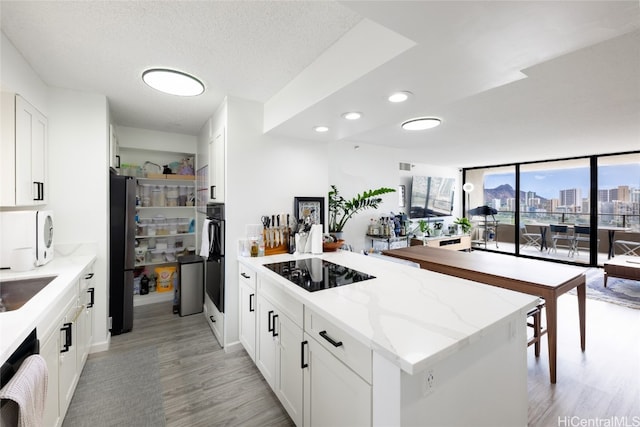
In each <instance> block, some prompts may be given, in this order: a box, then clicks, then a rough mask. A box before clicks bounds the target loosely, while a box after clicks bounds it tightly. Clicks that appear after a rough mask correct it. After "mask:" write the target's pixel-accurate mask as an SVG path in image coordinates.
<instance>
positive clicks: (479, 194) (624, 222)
mask: <svg viewBox="0 0 640 427" xmlns="http://www.w3.org/2000/svg"><path fill="white" fill-rule="evenodd" d="M463 176H464V183H465V184H470V185H467V190H469V189H471V191H463V197H464V200H463V205H464V206H465V213H466V215H467V216H469V217H471V218H472V220H475V221H474V224H475V225H477V227H476V230H475V232H474V233H475V234H474V236H473V240H474V248H476V249H482V250H492V251H500V252H509V253H515V254H516V255H520V256H526V257H534V258H545V259H549V258H551V259H554V260H558V261H562V262H569V263H576V264H588V265H602V263H603V262H604V261H606V260H607V259H608V258H609V257H610V256H612V255H613V254H614V253H613V251H614V249H615V248H616V245H615V243H614V242H615V240H617V239H622V238H624V239H628V240H631V241H639V240H640V152H632V153H624V154H612V155H601V156H589V157H581V158H572V159H562V160H553V161H541V162H528V163H520V164H513V165H498V166H489V167H478V168H469V169H464V171H463ZM479 206H487V207H489V208H493V209H495V210H496V214H495V219H496V220H497V222H498V225H497V227H491V224H489V225H487V223H486V221H485V219H484V218H482V217H480V218H478V217H477V216H473V215H470V213H473V212H474V209H476V208H477V207H479ZM493 232H495V237H496V238H497V242H496V243H495V244H492V241H491V239H487V237H494V234H492V233H493ZM487 233H489V234H487ZM487 241H488V242H487Z"/></svg>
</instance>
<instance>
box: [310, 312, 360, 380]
mask: <svg viewBox="0 0 640 427" xmlns="http://www.w3.org/2000/svg"><path fill="white" fill-rule="evenodd" d="M304 330H305V332H306V333H307V334H309V335H310V336H312V337H313V338H314V339H315V340H316V341H318V342H319V343H320V344H321V345H322V346H323V347H324V348H326V349H327V350H328V351H329V352H331V354H333V355H334V356H336V357H337V358H338V359H340V360H341V361H342V363H344V364H345V365H347V366H348V367H349V368H351V369H352V370H353V371H354V372H355V373H357V374H358V375H360V376H361V377H362V378H363V379H364V380H365V381H367V382H368V383H369V384H371V349H369V348H368V347H367V346H366V345H364V344H362V343H361V342H360V341H358V340H356V339H355V338H353V337H352V336H350V335H349V334H347V333H346V332H345V331H344V330H343V329H341V328H339V327H337V326H335V325H334V324H333V323H331V322H329V321H328V320H327V319H325V318H324V317H322V316H320V315H319V314H317V313H316V312H314V311H313V310H311V309H309V308H305V311H304Z"/></svg>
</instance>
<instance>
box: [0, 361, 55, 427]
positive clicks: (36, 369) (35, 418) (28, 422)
mask: <svg viewBox="0 0 640 427" xmlns="http://www.w3.org/2000/svg"><path fill="white" fill-rule="evenodd" d="M47 381H48V375H47V363H46V362H45V360H44V359H43V358H42V356H40V355H39V354H34V355H32V356H29V357H27V358H26V359H24V361H23V362H22V365H20V368H19V369H18V372H16V374H15V375H14V376H13V378H11V379H10V380H9V382H8V383H7V384H6V385H5V386H4V387H2V390H0V398H1V399H8V400H11V401H13V402H15V403H16V404H17V405H18V427H39V426H41V425H42V417H43V415H44V405H45V402H46V400H47Z"/></svg>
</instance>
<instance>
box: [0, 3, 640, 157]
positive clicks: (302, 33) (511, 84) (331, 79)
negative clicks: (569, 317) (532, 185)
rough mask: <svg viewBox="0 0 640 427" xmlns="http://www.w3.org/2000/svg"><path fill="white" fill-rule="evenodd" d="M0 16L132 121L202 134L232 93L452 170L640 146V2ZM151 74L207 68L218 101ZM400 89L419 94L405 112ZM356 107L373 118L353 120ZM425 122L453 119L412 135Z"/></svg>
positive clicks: (284, 130) (119, 117)
mask: <svg viewBox="0 0 640 427" xmlns="http://www.w3.org/2000/svg"><path fill="white" fill-rule="evenodd" d="M0 13H1V25H2V31H3V32H4V33H5V35H6V36H7V37H8V39H9V40H11V42H12V43H13V44H14V45H15V46H16V48H17V49H18V50H19V51H20V52H21V53H22V54H23V56H24V57H25V59H26V60H27V62H29V63H30V64H31V66H32V67H33V68H34V70H35V71H36V73H37V74H38V75H39V76H40V77H41V78H42V79H43V80H44V82H45V83H47V84H48V85H51V86H58V87H64V88H71V89H77V90H83V91H90V92H97V93H102V94H105V95H106V96H107V97H108V99H109V103H110V106H111V109H112V113H113V118H114V120H115V122H116V123H117V124H119V125H124V126H133V127H140V128H147V129H157V130H164V131H168V132H178V133H185V134H193V135H195V134H197V133H198V131H199V130H200V128H201V126H202V125H203V124H204V122H205V121H206V119H207V118H208V117H210V116H211V114H212V113H213V112H214V111H215V110H216V108H217V107H218V105H219V104H220V102H221V101H222V99H223V97H224V96H225V95H233V96H238V97H241V98H246V99H251V100H256V101H259V102H263V103H266V104H265V105H266V111H265V115H266V116H270V115H275V116H278V117H280V119H279V120H277V121H276V122H275V123H273V124H270V125H269V126H267V127H266V128H267V129H268V131H269V133H272V134H277V135H284V136H288V137H293V138H303V139H311V140H317V141H334V140H338V141H343V142H344V144H345V145H355V144H377V145H385V146H391V147H398V148H404V149H407V150H409V151H408V152H410V153H415V157H416V158H418V159H421V160H423V161H431V162H434V163H437V164H441V165H452V166H476V165H494V164H502V163H507V162H511V161H526V160H540V159H546V158H560V157H571V156H577V155H583V154H596V153H608V152H622V151H629V150H638V149H640V77H639V76H640V2H638V1H637V0H632V1H614V0H605V1H585V2H580V1H558V2H555V1H534V2H526V1H511V2H504V1H475V2H473V1H471V2H458V1H443V2H435V1H408V2H403V1H372V2H368V1H353V2H351V1H346V2H324V1H309V2H306V1H287V2H284V1H283V2H279V1H278V2H276V1H256V2H253V1H230V2H228V1H206V2H205V1H202V2H200V1H186V2H184V1H166V2H163V1H123V2H122V1H99V2H98V1H77V2H71V1H55V2H54V1H48V2H37V1H5V0H2V1H1V2H0ZM367 31H369V32H367ZM363 34H364V35H367V34H371V36H370V37H369V38H366V39H364V38H362V35H363ZM404 40H406V43H404V42H403V41H404ZM151 66H165V67H170V68H176V69H180V70H183V71H187V72H190V73H193V74H195V75H196V76H198V77H199V78H200V79H201V80H203V81H204V83H205V85H206V86H207V92H206V93H205V94H204V95H201V96H200V97H196V98H187V99H183V98H178V97H173V96H167V95H162V94H160V93H158V92H155V91H154V90H152V89H150V88H148V87H146V86H145V85H144V84H143V83H142V81H141V79H140V74H141V72H142V71H143V70H144V69H145V68H147V67H151ZM300 82H315V84H312V85H309V84H307V85H306V87H303V86H301V84H300ZM394 90H408V91H411V92H412V93H413V94H414V96H413V97H412V98H411V99H410V100H409V101H408V102H406V103H405V104H403V105H391V104H389V103H387V102H386V101H385V98H386V96H387V95H388V94H389V93H390V92H391V91H394ZM348 110H357V111H361V112H362V113H364V117H363V118H362V119H361V120H359V121H358V122H346V121H345V120H343V119H342V118H341V117H340V115H341V114H342V113H343V112H345V111H348ZM420 115H433V116H437V117H440V118H441V119H442V120H443V124H442V125H441V126H440V127H438V128H436V129H432V130H430V131H424V132H421V133H413V134H410V133H408V132H407V131H403V130H402V129H400V128H399V124H400V122H402V121H403V120H405V119H408V118H411V117H415V116H420ZM318 124H326V125H328V126H329V127H330V128H331V130H330V131H329V132H328V133H326V134H315V133H314V132H313V131H312V127H313V126H315V125H318ZM407 160H410V159H407Z"/></svg>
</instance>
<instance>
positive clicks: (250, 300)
mask: <svg viewBox="0 0 640 427" xmlns="http://www.w3.org/2000/svg"><path fill="white" fill-rule="evenodd" d="M255 296H256V294H249V312H252V311H256V309H255V308H254V307H253V297H255Z"/></svg>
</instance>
